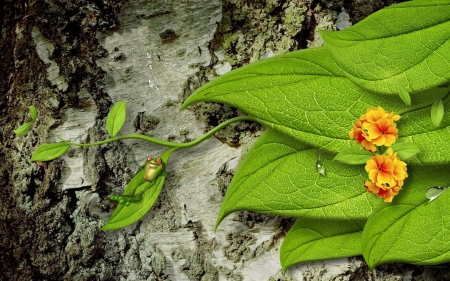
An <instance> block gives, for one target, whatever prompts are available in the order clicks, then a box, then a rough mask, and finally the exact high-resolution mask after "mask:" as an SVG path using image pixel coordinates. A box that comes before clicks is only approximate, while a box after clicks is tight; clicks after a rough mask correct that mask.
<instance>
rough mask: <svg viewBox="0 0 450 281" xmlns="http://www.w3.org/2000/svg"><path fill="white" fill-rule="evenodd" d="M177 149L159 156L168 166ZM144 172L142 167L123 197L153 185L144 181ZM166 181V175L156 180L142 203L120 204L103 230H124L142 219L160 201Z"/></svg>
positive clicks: (169, 150) (144, 195)
mask: <svg viewBox="0 0 450 281" xmlns="http://www.w3.org/2000/svg"><path fill="white" fill-rule="evenodd" d="M176 149H177V148H176V147H174V148H171V149H168V150H166V151H165V152H163V153H162V154H161V155H160V156H159V157H160V158H161V159H162V160H163V162H164V163H166V165H167V163H168V161H169V158H170V155H171V154H172V152H174V151H175V150H176ZM144 171H145V170H144V169H142V167H141V169H140V170H139V172H138V173H137V174H136V175H135V176H134V177H133V178H132V179H131V181H130V182H129V183H128V185H127V187H126V188H125V190H124V192H123V195H130V194H133V193H134V194H136V193H139V192H140V191H142V190H143V189H145V188H147V187H148V186H149V185H151V184H152V183H150V182H148V181H145V180H144ZM165 179H166V173H163V174H162V175H161V176H159V177H158V178H157V179H156V182H155V184H154V185H153V186H152V187H151V188H149V189H148V190H146V191H145V192H144V194H143V195H142V200H141V201H139V202H133V203H131V204H130V205H129V206H126V205H123V204H118V205H117V207H116V209H115V210H114V212H113V213H112V215H111V217H110V218H109V220H108V221H107V222H106V223H105V225H104V226H103V227H102V230H113V229H119V228H123V227H126V226H128V225H131V224H133V223H135V222H136V221H138V220H139V219H140V218H142V217H143V216H144V215H145V214H146V213H147V212H148V211H149V210H150V209H151V208H152V206H153V204H155V202H156V200H157V199H158V196H159V194H160V193H161V190H162V188H163V185H164V180H165Z"/></svg>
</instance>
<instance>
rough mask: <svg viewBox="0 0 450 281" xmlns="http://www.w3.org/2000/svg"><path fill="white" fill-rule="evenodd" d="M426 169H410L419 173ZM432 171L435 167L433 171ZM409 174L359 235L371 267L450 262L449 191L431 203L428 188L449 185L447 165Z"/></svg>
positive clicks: (449, 169)
mask: <svg viewBox="0 0 450 281" xmlns="http://www.w3.org/2000/svg"><path fill="white" fill-rule="evenodd" d="M425 169H426V167H423V166H421V167H416V169H412V168H410V170H413V171H412V172H414V170H418V171H421V173H423V171H424V170H425ZM434 169H436V168H434ZM437 169H438V171H434V172H429V173H425V174H419V175H413V174H412V173H411V174H410V177H408V178H407V179H406V180H405V185H404V187H403V189H402V190H401V191H400V193H399V195H397V196H396V197H395V198H394V200H393V201H392V203H382V204H380V206H379V207H378V208H376V210H375V211H374V212H373V214H372V215H371V216H370V217H369V219H368V221H367V223H366V226H365V228H364V231H363V235H362V245H363V246H362V252H363V255H364V258H365V259H366V262H367V263H368V265H369V266H370V267H371V268H374V267H376V266H377V265H379V264H383V263H388V262H405V263H413V264H422V265H431V264H439V263H444V262H449V261H450V243H449V240H450V239H449V238H450V208H449V202H450V192H449V191H444V192H443V193H442V194H441V195H440V196H439V197H437V198H436V199H435V200H433V201H431V202H430V201H429V200H428V199H427V198H426V196H425V194H426V191H427V189H428V187H430V186H434V185H437V186H448V185H449V184H450V173H449V172H450V166H440V167H438V168H437Z"/></svg>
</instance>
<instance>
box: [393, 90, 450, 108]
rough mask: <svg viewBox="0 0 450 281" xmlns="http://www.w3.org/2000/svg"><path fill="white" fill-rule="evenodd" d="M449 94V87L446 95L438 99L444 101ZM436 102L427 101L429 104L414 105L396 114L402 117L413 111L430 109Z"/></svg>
mask: <svg viewBox="0 0 450 281" xmlns="http://www.w3.org/2000/svg"><path fill="white" fill-rule="evenodd" d="M449 94H450V86H449V87H447V91H446V92H445V94H443V95H442V96H441V97H438V98H437V99H442V100H444V99H446V98H447V97H448V95H449ZM434 101H435V100H432V101H427V102H424V103H421V104H417V105H413V106H409V107H407V108H405V109H402V110H399V111H398V112H396V114H398V115H402V114H405V113H408V112H411V111H415V110H420V109H423V108H426V107H429V106H431V105H433V103H434Z"/></svg>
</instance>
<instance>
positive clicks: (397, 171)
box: [387, 148, 408, 186]
mask: <svg viewBox="0 0 450 281" xmlns="http://www.w3.org/2000/svg"><path fill="white" fill-rule="evenodd" d="M387 153H388V156H389V158H391V159H392V163H393V164H394V171H393V172H392V174H393V176H394V179H395V180H396V181H397V182H398V183H397V184H398V185H399V186H403V180H404V179H405V178H407V177H408V174H407V173H406V170H407V168H406V163H405V162H403V161H401V160H400V158H398V157H397V152H394V151H393V150H392V148H388V150H387ZM400 182H401V184H400Z"/></svg>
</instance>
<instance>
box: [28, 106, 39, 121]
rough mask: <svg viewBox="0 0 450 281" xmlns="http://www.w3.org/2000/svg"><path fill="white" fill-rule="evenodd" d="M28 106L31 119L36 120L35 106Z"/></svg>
mask: <svg viewBox="0 0 450 281" xmlns="http://www.w3.org/2000/svg"><path fill="white" fill-rule="evenodd" d="M29 108H30V116H31V119H33V121H36V118H37V110H36V107H34V105H31V106H30V107H29Z"/></svg>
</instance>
